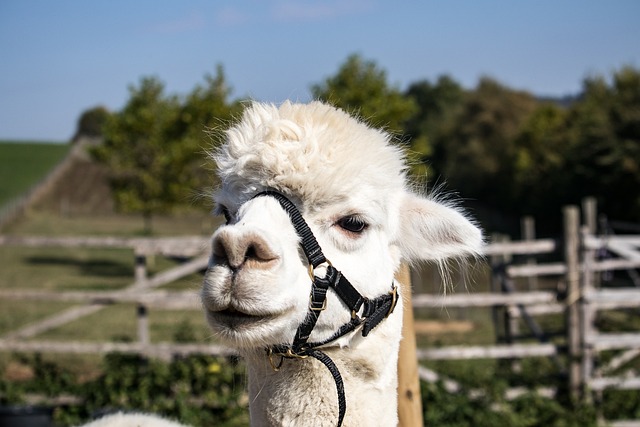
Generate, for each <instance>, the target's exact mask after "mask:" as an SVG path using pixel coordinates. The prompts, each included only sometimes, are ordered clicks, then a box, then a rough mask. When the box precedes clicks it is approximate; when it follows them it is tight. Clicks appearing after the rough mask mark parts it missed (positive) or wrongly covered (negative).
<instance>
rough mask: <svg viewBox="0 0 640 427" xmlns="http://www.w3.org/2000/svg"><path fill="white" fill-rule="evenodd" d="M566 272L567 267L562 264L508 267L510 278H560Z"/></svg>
mask: <svg viewBox="0 0 640 427" xmlns="http://www.w3.org/2000/svg"><path fill="white" fill-rule="evenodd" d="M566 272H567V266H566V265H565V264H562V263H548V264H538V265H511V266H509V267H507V274H508V275H509V277H530V276H560V275H563V274H565V273H566Z"/></svg>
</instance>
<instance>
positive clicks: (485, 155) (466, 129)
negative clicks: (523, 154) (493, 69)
mask: <svg viewBox="0 0 640 427" xmlns="http://www.w3.org/2000/svg"><path fill="white" fill-rule="evenodd" d="M536 105H537V102H536V100H535V99H534V98H533V97H532V96H531V95H530V94H528V93H526V92H519V91H514V90H511V89H508V88H506V87H504V86H502V85H500V84H499V83H498V82H496V81H494V80H492V79H489V78H483V79H481V80H480V82H479V84H478V86H477V88H476V89H475V90H474V91H473V92H471V93H470V94H469V95H468V96H466V97H465V100H464V102H463V105H462V107H461V109H460V112H459V114H457V115H456V117H455V119H454V120H453V121H452V125H451V126H450V128H448V129H446V132H445V134H443V135H442V137H441V138H440V139H439V140H438V141H437V144H435V146H434V156H433V160H434V167H435V168H436V169H437V171H438V172H439V173H440V175H441V176H443V177H444V179H445V180H446V181H447V182H448V183H449V184H450V185H451V186H452V188H455V189H456V190H459V191H460V193H461V194H462V195H463V196H464V197H465V198H474V199H477V200H481V201H482V202H483V203H484V204H486V205H488V206H489V207H491V208H493V209H497V210H506V211H512V210H513V201H514V198H515V194H516V189H515V176H516V164H517V154H518V153H517V147H516V144H515V139H516V137H517V135H518V134H519V131H520V128H521V127H522V125H523V123H524V122H525V121H526V119H527V118H528V117H529V115H530V114H531V113H532V112H533V111H534V109H535V107H536Z"/></svg>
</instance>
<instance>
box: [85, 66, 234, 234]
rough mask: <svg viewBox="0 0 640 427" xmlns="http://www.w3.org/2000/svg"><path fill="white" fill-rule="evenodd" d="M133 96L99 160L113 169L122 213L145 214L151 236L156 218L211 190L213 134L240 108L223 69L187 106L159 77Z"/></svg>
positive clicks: (97, 153)
mask: <svg viewBox="0 0 640 427" xmlns="http://www.w3.org/2000/svg"><path fill="white" fill-rule="evenodd" d="M129 91H130V97H129V100H128V101H127V104H126V105H125V106H124V108H123V109H122V110H121V111H119V112H117V113H115V114H113V115H111V116H110V117H109V119H108V120H107V123H106V125H105V127H104V143H103V144H102V145H100V146H98V147H96V148H95V149H94V150H93V154H94V157H95V158H96V159H98V160H99V161H102V162H104V163H105V164H107V165H108V166H109V169H110V173H111V186H112V189H113V193H114V197H115V199H116V204H117V206H118V208H119V209H120V210H121V211H124V212H138V213H141V214H142V216H143V218H144V221H145V231H146V232H151V219H152V216H153V215H156V214H162V213H166V212H169V211H171V210H172V209H173V208H175V207H176V206H179V205H185V204H189V203H191V202H192V200H191V199H192V198H193V197H192V196H193V195H194V193H195V192H197V191H198V190H201V189H202V188H204V187H205V186H210V184H211V183H210V182H208V179H209V176H208V173H207V170H206V168H205V167H204V166H203V165H204V163H205V161H204V157H205V155H204V151H205V150H204V147H205V146H206V145H207V144H206V137H207V133H208V132H209V131H210V130H211V129H214V128H215V127H217V126H219V125H220V124H221V123H224V122H225V121H227V120H229V119H230V118H231V116H232V114H233V113H234V111H236V110H237V109H238V106H237V104H233V105H230V104H229V102H228V97H229V94H230V89H229V88H228V86H227V84H226V81H225V76H224V72H223V70H222V67H220V66H219V67H218V69H217V72H216V75H215V76H211V75H207V76H205V84H204V85H198V86H196V88H195V89H194V90H193V91H192V92H191V93H190V94H189V95H188V96H187V97H186V98H185V99H184V101H181V100H180V99H179V98H178V97H177V96H167V95H165V94H164V84H163V83H162V82H160V81H159V80H158V79H156V78H153V77H145V78H142V79H141V81H140V84H139V86H138V87H135V86H132V87H130V88H129ZM214 139H215V138H214Z"/></svg>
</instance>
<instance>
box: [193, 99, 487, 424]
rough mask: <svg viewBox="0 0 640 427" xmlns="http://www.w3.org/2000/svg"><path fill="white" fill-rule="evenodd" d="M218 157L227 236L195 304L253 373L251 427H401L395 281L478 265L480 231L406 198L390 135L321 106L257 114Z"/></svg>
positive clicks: (216, 245)
mask: <svg viewBox="0 0 640 427" xmlns="http://www.w3.org/2000/svg"><path fill="white" fill-rule="evenodd" d="M212 158H213V160H214V161H215V164H216V166H217V172H218V176H219V178H220V182H221V186H220V188H219V190H218V191H217V192H216V194H215V196H214V198H215V202H216V206H217V207H216V209H217V212H218V213H220V214H223V215H224V216H225V218H226V224H225V225H222V226H221V227H220V228H219V229H218V230H217V231H216V232H215V233H214V234H213V237H212V257H211V262H210V265H209V268H208V270H207V273H206V274H205V279H204V283H203V287H202V291H201V299H202V304H203V308H204V312H205V316H206V318H207V321H208V323H209V326H210V327H211V329H212V331H213V332H214V333H215V335H216V336H217V337H219V338H220V339H221V340H222V341H223V342H225V343H226V344H228V345H230V346H232V347H234V348H236V349H237V350H238V351H239V353H240V354H241V355H242V356H243V357H244V359H245V360H246V363H247V371H248V388H249V399H250V404H249V406H250V408H249V409H250V417H251V425H252V426H281V425H283V426H294V425H295V426H307V425H308V426H335V425H340V424H342V425H344V426H360V425H384V426H392V425H396V424H397V422H398V419H397V393H396V390H397V357H398V348H399V343H400V339H401V326H402V298H401V296H402V294H403V291H404V290H403V289H399V291H398V288H397V284H395V283H394V279H393V277H394V273H395V271H396V270H397V269H398V267H399V265H400V263H401V262H402V261H408V262H415V261H420V260H431V261H435V262H437V263H439V264H440V266H441V268H444V267H445V265H444V262H445V260H446V259H448V258H461V257H463V256H466V255H471V256H475V255H477V254H478V253H479V252H480V250H481V246H482V236H481V232H480V230H479V229H478V228H477V227H476V226H475V225H474V224H473V222H472V221H470V220H469V219H468V218H467V217H465V215H464V214H462V213H461V212H460V211H459V210H458V209H457V208H456V207H455V206H453V205H451V204H448V203H445V202H442V201H438V200H436V199H434V198H427V197H422V196H420V195H418V194H415V193H414V192H413V191H412V190H411V189H410V184H409V183H408V180H407V175H406V171H407V167H406V163H405V159H404V156H403V154H402V150H401V149H400V148H399V147H397V146H395V145H393V144H392V141H391V137H390V135H389V134H387V133H386V132H384V131H381V130H377V129H373V128H371V127H369V126H367V125H366V124H365V123H364V122H362V121H360V120H358V119H356V118H353V117H352V116H350V115H348V114H347V113H345V112H344V111H342V110H339V109H336V108H334V107H331V106H329V105H326V104H324V103H321V102H311V103H309V104H295V103H290V102H285V103H283V104H282V105H280V106H279V107H278V106H275V105H272V104H262V103H257V102H255V103H252V104H251V105H249V106H248V107H247V108H246V109H245V111H244V113H243V115H242V117H241V118H240V120H239V122H238V123H237V124H235V125H234V126H232V127H231V128H230V129H228V130H227V131H226V140H225V142H224V144H222V146H221V147H219V148H218V149H217V150H216V151H215V152H214V153H212ZM265 191H266V193H265ZM296 215H298V216H299V217H300V218H302V219H296V218H297V217H296ZM300 222H303V223H304V224H305V225H304V226H302V225H299V224H298V223H300ZM294 223H295V224H296V225H294ZM305 226H306V227H308V229H307V231H304V227H305ZM300 228H302V230H301V229H300ZM309 234H311V238H312V240H314V241H315V242H316V243H317V244H316V245H315V246H314V245H313V244H311V246H312V248H311V249H309V247H307V245H306V244H305V242H306V241H308V240H309ZM318 252H319V253H320V257H319V258H318ZM327 282H331V283H330V285H327V284H326V283H327ZM329 287H330V288H331V289H328V288H329ZM406 291H407V292H408V291H409V290H406ZM398 294H399V296H398ZM363 301H364V304H363V303H362V302H363ZM338 332H340V333H338ZM341 389H342V390H341ZM345 401H346V405H345ZM345 408H346V411H345Z"/></svg>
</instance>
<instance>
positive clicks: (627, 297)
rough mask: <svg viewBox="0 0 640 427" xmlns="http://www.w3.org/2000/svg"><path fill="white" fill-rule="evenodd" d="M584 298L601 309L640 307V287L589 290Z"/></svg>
mask: <svg viewBox="0 0 640 427" xmlns="http://www.w3.org/2000/svg"><path fill="white" fill-rule="evenodd" d="M584 298H585V300H586V301H588V302H589V303H591V304H593V306H594V307H595V308H597V309H599V310H612V309H616V308H633V307H640V289H637V288H618V289H600V290H593V291H590V292H587V293H586V294H585V295H584Z"/></svg>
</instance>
